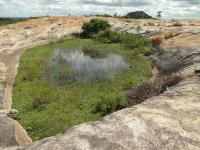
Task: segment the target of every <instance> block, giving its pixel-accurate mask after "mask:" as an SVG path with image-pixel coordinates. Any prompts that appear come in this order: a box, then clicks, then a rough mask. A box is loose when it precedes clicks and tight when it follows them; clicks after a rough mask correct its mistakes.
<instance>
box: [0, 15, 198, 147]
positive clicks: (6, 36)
mask: <svg viewBox="0 0 200 150" xmlns="http://www.w3.org/2000/svg"><path fill="white" fill-rule="evenodd" d="M89 19H91V17H43V18H39V19H33V20H29V21H24V22H19V23H17V24H12V25H8V26H2V27H0V37H1V39H0V81H1V84H0V95H1V96H0V120H1V121H0V147H1V149H3V148H5V149H28V150H29V149H30V150H46V149H48V150H55V149H57V150H59V149H60V150H64V149H91V150H94V149H102V150H103V149H109V150H111V149H113V150H116V149H126V150H128V149H130V150H132V149H139V150H149V149H152V150H155V149H157V150H161V149H163V150H165V149H180V150H183V149H185V150H195V149H196V150H199V149H200V126H199V125H200V117H199V116H200V111H199V110H200V91H199V89H200V77H199V74H198V72H199V71H200V69H199V66H200V42H199V41H200V21H199V20H128V19H113V18H105V19H107V20H108V21H109V22H110V23H111V24H112V28H113V30H117V31H127V32H131V33H137V34H143V35H145V36H147V37H149V38H150V39H154V38H158V37H159V38H160V39H162V43H161V44H160V48H158V49H156V50H155V53H154V55H153V56H151V59H152V62H153V64H154V66H155V67H156V68H157V69H158V70H159V71H160V72H163V73H169V72H170V73H179V74H181V75H182V76H183V77H184V79H183V80H182V81H181V82H180V83H179V84H178V85H176V86H174V87H171V88H169V89H168V90H167V91H166V92H165V93H163V94H162V95H160V96H156V97H152V98H150V99H148V100H146V101H145V102H143V103H141V104H138V105H136V106H133V107H131V108H127V109H124V110H121V111H118V112H115V113H113V114H111V115H109V116H107V117H105V118H104V119H103V120H101V121H98V122H91V123H85V124H81V125H79V126H77V127H74V128H72V129H71V130H69V131H67V132H66V133H65V134H64V135H58V136H55V137H50V138H47V139H43V140H41V141H38V142H35V143H31V140H30V139H29V138H28V136H27V135H26V132H25V131H24V130H23V129H22V128H21V127H20V125H19V124H17V122H15V121H13V120H11V119H10V118H8V117H7V115H6V113H8V112H10V110H11V104H12V99H11V98H12V86H13V80H14V77H15V74H16V70H17V69H16V68H17V65H18V58H19V56H20V55H21V54H22V53H23V52H24V51H25V50H26V49H27V48H30V47H34V46H37V45H41V44H44V43H48V42H50V41H54V40H56V39H59V38H62V37H63V38H69V37H70V35H71V34H72V33H74V32H80V31H81V25H82V24H83V22H85V21H88V20H89ZM138 27H140V28H138ZM5 78H7V80H6V81H7V82H5ZM24 144H28V145H25V146H23V145H24ZM18 145H22V146H18ZM13 146H14V147H13Z"/></svg>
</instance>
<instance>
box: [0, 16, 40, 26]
mask: <svg viewBox="0 0 200 150" xmlns="http://www.w3.org/2000/svg"><path fill="white" fill-rule="evenodd" d="M35 18H38V17H30V18H0V26H4V25H7V24H13V23H17V22H20V21H25V20H28V19H35Z"/></svg>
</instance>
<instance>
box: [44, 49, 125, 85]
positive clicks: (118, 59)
mask: <svg viewBox="0 0 200 150" xmlns="http://www.w3.org/2000/svg"><path fill="white" fill-rule="evenodd" d="M128 68H129V65H128V64H127V63H126V62H125V60H124V59H123V57H122V56H120V55H117V54H114V53H110V54H105V53H104V54H103V53H102V52H99V51H95V50H90V49H85V48H76V49H70V50H62V49H55V50H54V54H53V56H52V58H51V59H50V61H49V64H48V70H49V71H48V72H49V74H48V75H49V77H50V78H52V79H54V80H56V81H59V82H67V81H74V80H76V81H79V82H89V81H105V80H112V79H113V78H114V77H115V76H116V75H118V74H120V73H122V72H124V71H125V70H127V69H128ZM60 80H61V81H60Z"/></svg>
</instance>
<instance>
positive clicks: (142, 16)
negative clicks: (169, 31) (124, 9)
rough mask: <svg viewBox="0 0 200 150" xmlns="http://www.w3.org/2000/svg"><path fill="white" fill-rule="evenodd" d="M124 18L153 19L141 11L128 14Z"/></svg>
mask: <svg viewBox="0 0 200 150" xmlns="http://www.w3.org/2000/svg"><path fill="white" fill-rule="evenodd" d="M125 17H126V18H133V19H153V17H152V16H150V15H148V14H147V13H145V12H143V11H135V12H130V13H128V14H127V15H126V16H125Z"/></svg>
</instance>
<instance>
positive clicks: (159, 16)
mask: <svg viewBox="0 0 200 150" xmlns="http://www.w3.org/2000/svg"><path fill="white" fill-rule="evenodd" d="M161 13H162V11H158V12H157V15H156V17H157V18H158V19H161Z"/></svg>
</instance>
